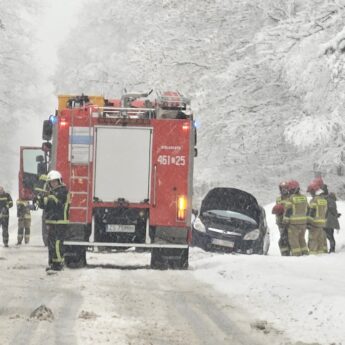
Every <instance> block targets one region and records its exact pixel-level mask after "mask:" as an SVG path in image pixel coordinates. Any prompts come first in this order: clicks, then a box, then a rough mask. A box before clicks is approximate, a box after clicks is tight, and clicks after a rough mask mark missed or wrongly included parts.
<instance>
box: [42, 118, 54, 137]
mask: <svg viewBox="0 0 345 345" xmlns="http://www.w3.org/2000/svg"><path fill="white" fill-rule="evenodd" d="M52 135H53V124H52V123H51V122H50V121H49V120H44V121H43V131H42V139H43V140H51V138H52Z"/></svg>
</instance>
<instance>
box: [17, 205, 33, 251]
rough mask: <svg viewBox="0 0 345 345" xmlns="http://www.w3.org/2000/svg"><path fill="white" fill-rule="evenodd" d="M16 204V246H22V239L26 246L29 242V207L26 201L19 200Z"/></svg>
mask: <svg viewBox="0 0 345 345" xmlns="http://www.w3.org/2000/svg"><path fill="white" fill-rule="evenodd" d="M16 204H17V217H18V236H17V245H21V244H22V241H23V238H24V243H25V244H28V243H29V241H30V226H31V206H30V203H29V202H28V201H26V200H20V199H18V200H17V202H16Z"/></svg>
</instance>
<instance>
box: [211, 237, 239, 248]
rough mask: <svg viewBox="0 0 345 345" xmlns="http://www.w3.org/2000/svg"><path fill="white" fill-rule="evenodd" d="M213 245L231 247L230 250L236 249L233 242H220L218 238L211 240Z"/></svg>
mask: <svg viewBox="0 0 345 345" xmlns="http://www.w3.org/2000/svg"><path fill="white" fill-rule="evenodd" d="M211 242H212V244H214V245H216V246H223V247H229V248H233V247H234V242H232V241H224V240H218V239H216V238H213V239H212V240H211Z"/></svg>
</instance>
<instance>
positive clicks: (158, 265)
mask: <svg viewBox="0 0 345 345" xmlns="http://www.w3.org/2000/svg"><path fill="white" fill-rule="evenodd" d="M188 253H189V248H187V249H179V248H178V249H175V248H153V249H152V252H151V268H153V269H159V270H166V269H180V270H181V269H187V268H188Z"/></svg>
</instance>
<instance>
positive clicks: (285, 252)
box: [278, 226, 290, 256]
mask: <svg viewBox="0 0 345 345" xmlns="http://www.w3.org/2000/svg"><path fill="white" fill-rule="evenodd" d="M279 232H280V238H279V241H278V246H279V249H280V254H281V255H282V256H289V255H290V245H289V237H288V230H287V228H286V227H284V226H279Z"/></svg>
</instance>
